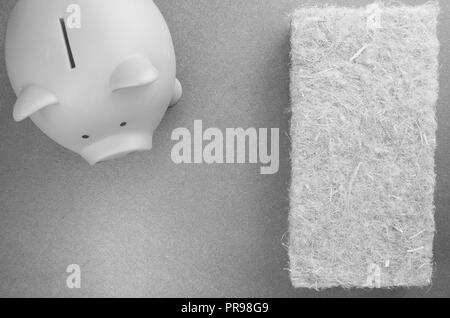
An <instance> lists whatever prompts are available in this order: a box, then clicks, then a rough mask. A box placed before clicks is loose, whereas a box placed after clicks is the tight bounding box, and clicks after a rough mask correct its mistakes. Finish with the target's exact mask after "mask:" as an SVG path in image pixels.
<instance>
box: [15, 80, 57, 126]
mask: <svg viewBox="0 0 450 318" xmlns="http://www.w3.org/2000/svg"><path fill="white" fill-rule="evenodd" d="M55 104H58V98H56V96H55V95H53V94H52V93H51V92H50V91H48V90H46V89H44V88H42V87H39V86H36V85H31V86H27V87H25V88H24V89H23V90H22V91H21V92H20V95H19V97H18V99H17V101H16V104H15V105H14V112H13V117H14V119H15V120H16V121H22V120H24V119H26V118H28V117H30V116H31V115H33V114H34V113H36V112H38V111H40V110H41V109H43V108H45V107H48V106H51V105H55Z"/></svg>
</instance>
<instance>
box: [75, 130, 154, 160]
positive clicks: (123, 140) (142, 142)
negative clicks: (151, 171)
mask: <svg viewBox="0 0 450 318" xmlns="http://www.w3.org/2000/svg"><path fill="white" fill-rule="evenodd" d="M152 145H153V136H152V134H127V135H116V136H110V137H107V138H104V139H102V140H100V141H98V142H95V143H93V144H91V145H89V146H88V147H86V148H84V149H83V150H82V151H81V153H80V154H81V156H82V157H83V158H84V159H85V160H86V161H87V162H89V164H90V165H92V166H93V165H95V164H97V163H100V162H103V161H109V160H113V159H118V158H122V157H125V156H127V155H129V154H131V153H134V152H139V151H149V150H151V149H152Z"/></svg>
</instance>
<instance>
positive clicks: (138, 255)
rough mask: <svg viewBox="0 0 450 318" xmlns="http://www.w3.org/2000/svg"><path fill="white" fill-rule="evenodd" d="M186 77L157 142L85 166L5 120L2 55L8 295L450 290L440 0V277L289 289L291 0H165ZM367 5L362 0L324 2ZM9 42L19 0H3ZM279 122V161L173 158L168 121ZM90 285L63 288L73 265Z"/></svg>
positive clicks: (0, 200) (3, 275)
mask: <svg viewBox="0 0 450 318" xmlns="http://www.w3.org/2000/svg"><path fill="white" fill-rule="evenodd" d="M156 2H157V4H158V5H159V7H160V9H161V11H162V12H163V14H164V15H165V17H166V19H167V21H168V24H169V26H170V28H171V31H172V34H173V38H174V42H175V46H176V51H177V57H178V69H179V78H180V80H181V81H182V83H183V84H184V90H185V94H184V97H183V100H182V102H181V103H180V104H179V105H178V106H177V107H176V108H174V109H172V110H170V111H169V112H168V114H167V116H166V117H165V119H164V122H163V123H162V124H161V126H160V128H159V129H158V132H157V134H156V136H155V140H154V145H155V148H154V150H153V151H152V152H150V153H142V154H137V155H134V156H131V157H128V158H126V159H123V160H120V161H114V162H110V163H106V164H101V165H99V166H97V167H95V168H90V167H89V166H88V165H87V164H86V163H85V162H83V161H82V159H81V158H79V157H78V156H76V155H74V154H72V153H70V152H69V151H67V150H64V149H62V148H61V147H59V146H58V145H56V144H55V143H53V142H52V141H51V140H50V139H48V138H47V137H45V136H44V135H43V134H42V133H41V132H40V131H39V130H38V129H37V128H36V127H35V126H34V125H33V124H32V122H31V121H29V120H28V121H26V122H24V123H21V124H16V123H15V122H14V121H13V120H12V118H11V112H12V106H13V104H14V101H15V96H14V94H13V92H12V90H11V88H10V86H9V83H8V79H7V75H6V71H5V67H4V58H3V52H2V53H0V61H1V62H0V63H1V64H0V136H1V138H0V296H6V297H11V296H27V297H29V296H31V297H36V296H44V297H49V296H57V297H90V296H100V297H105V296H113V297H121V296H146V297H180V296H187V297H194V296H195V297H218V296H224V297H300V296H306V297H310V296H319V297H323V296H383V295H387V296H425V297H427V296H450V292H449V286H450V249H449V242H450V241H449V238H450V215H449V213H448V209H449V206H450V195H449V194H450V192H449V190H450V174H449V170H448V167H449V164H450V146H449V137H448V136H450V112H449V110H448V107H447V104H448V101H449V97H450V96H449V91H450V86H449V85H450V82H449V81H448V80H447V79H448V78H449V75H450V69H449V64H448V57H449V44H450V43H449V38H448V37H449V35H448V30H449V29H450V21H449V13H450V10H449V9H450V4H449V2H448V1H441V6H442V15H441V22H440V31H439V36H440V40H441V43H442V52H441V64H442V66H441V94H440V101H439V104H438V119H439V125H440V126H439V131H438V141H439V147H438V150H437V155H436V156H437V168H436V169H437V174H438V179H437V190H436V220H437V236H436V244H435V256H436V273H435V279H434V284H433V286H432V287H430V288H426V289H414V288H413V289H408V290H407V289H394V290H391V291H345V290H341V289H333V290H329V291H325V292H321V293H319V292H315V291H308V290H295V289H293V288H292V287H291V284H290V281H289V276H288V272H287V270H286V268H287V267H288V258H287V251H286V249H285V247H284V246H283V235H284V234H285V233H286V231H287V228H288V204H289V202H288V186H289V176H290V165H289V159H288V158H289V149H290V143H289V139H288V137H287V135H286V134H285V132H287V131H288V127H289V114H288V112H287V110H288V109H289V91H288V88H289V65H288V63H289V16H288V15H289V13H290V12H291V11H292V10H293V9H294V8H295V7H296V6H297V5H299V4H313V3H325V1H290V0H165V1H163V0H159V1H156ZM329 2H332V3H334V4H338V5H352V6H360V5H365V4H367V3H368V1H329ZM0 3H1V4H0V23H1V25H0V31H1V36H0V40H1V43H0V45H1V47H3V42H4V41H3V39H4V32H5V24H6V20H7V16H8V12H9V10H10V9H11V8H12V6H13V3H14V1H13V0H0ZM407 3H411V4H419V3H423V1H407ZM195 119H202V120H203V122H204V126H205V127H219V128H222V129H224V128H226V127H278V128H280V130H281V136H280V137H281V140H280V142H281V145H280V146H281V151H280V160H281V166H280V172H279V173H278V174H277V175H273V176H261V175H260V174H259V166H257V165H222V166H220V165H214V166H207V165H180V166H177V165H175V164H173V163H172V161H171V159H170V151H171V148H172V146H173V145H174V143H173V142H171V141H170V135H171V132H172V130H173V129H175V128H178V127H188V128H190V129H192V126H193V121H194V120H195ZM72 263H75V264H79V265H80V266H81V269H82V289H80V290H69V289H67V288H66V287H65V280H66V273H65V269H66V267H67V266H68V265H69V264H72Z"/></svg>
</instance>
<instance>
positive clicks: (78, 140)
mask: <svg viewBox="0 0 450 318" xmlns="http://www.w3.org/2000/svg"><path fill="white" fill-rule="evenodd" d="M5 45H6V52H5V56H6V65H7V70H8V75H9V78H10V81H11V85H12V87H13V89H14V91H15V92H16V94H17V96H18V99H17V102H16V104H15V106H14V112H13V116H14V119H15V120H16V121H22V120H24V119H26V118H30V119H31V120H32V121H33V122H34V123H35V124H36V125H37V126H38V127H39V129H41V130H42V131H43V132H44V133H45V134H46V135H47V136H48V137H50V138H51V139H53V140H54V141H56V142H57V143H58V144H60V145H62V146H63V147H66V148H68V149H70V150H72V151H74V152H76V153H78V154H80V155H81V156H82V157H83V158H84V159H86V160H87V161H88V162H89V163H90V164H91V165H95V164H96V163H99V162H102V161H107V160H111V159H115V158H120V157H123V156H126V155H128V154H130V153H134V152H137V151H145V150H150V149H151V148H152V137H153V133H154V131H155V129H156V128H157V127H158V125H159V124H160V122H161V121H162V119H163V117H164V114H165V113H166V111H167V109H168V108H169V106H171V105H174V104H175V103H177V101H178V100H179V99H180V98H181V94H182V89H181V84H180V82H179V81H178V80H177V79H176V61H175V52H174V47H173V43H172V38H171V35H170V32H169V29H168V27H167V24H166V22H165V20H164V18H163V16H162V14H161V13H160V11H159V10H158V8H157V7H156V5H155V4H154V3H153V1H152V0H19V1H18V3H17V5H16V7H15V8H14V9H13V11H12V13H11V16H10V19H9V22H8V29H7V35H6V44H5Z"/></svg>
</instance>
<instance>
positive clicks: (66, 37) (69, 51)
mask: <svg viewBox="0 0 450 318" xmlns="http://www.w3.org/2000/svg"><path fill="white" fill-rule="evenodd" d="M59 22H60V23H61V30H62V33H63V36H64V43H65V45H66V50H67V55H68V57H69V63H70V68H72V69H74V68H76V65H75V59H74V57H73V52H72V47H71V46H70V40H69V35H68V34H67V27H66V21H65V20H64V18H60V19H59Z"/></svg>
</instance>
